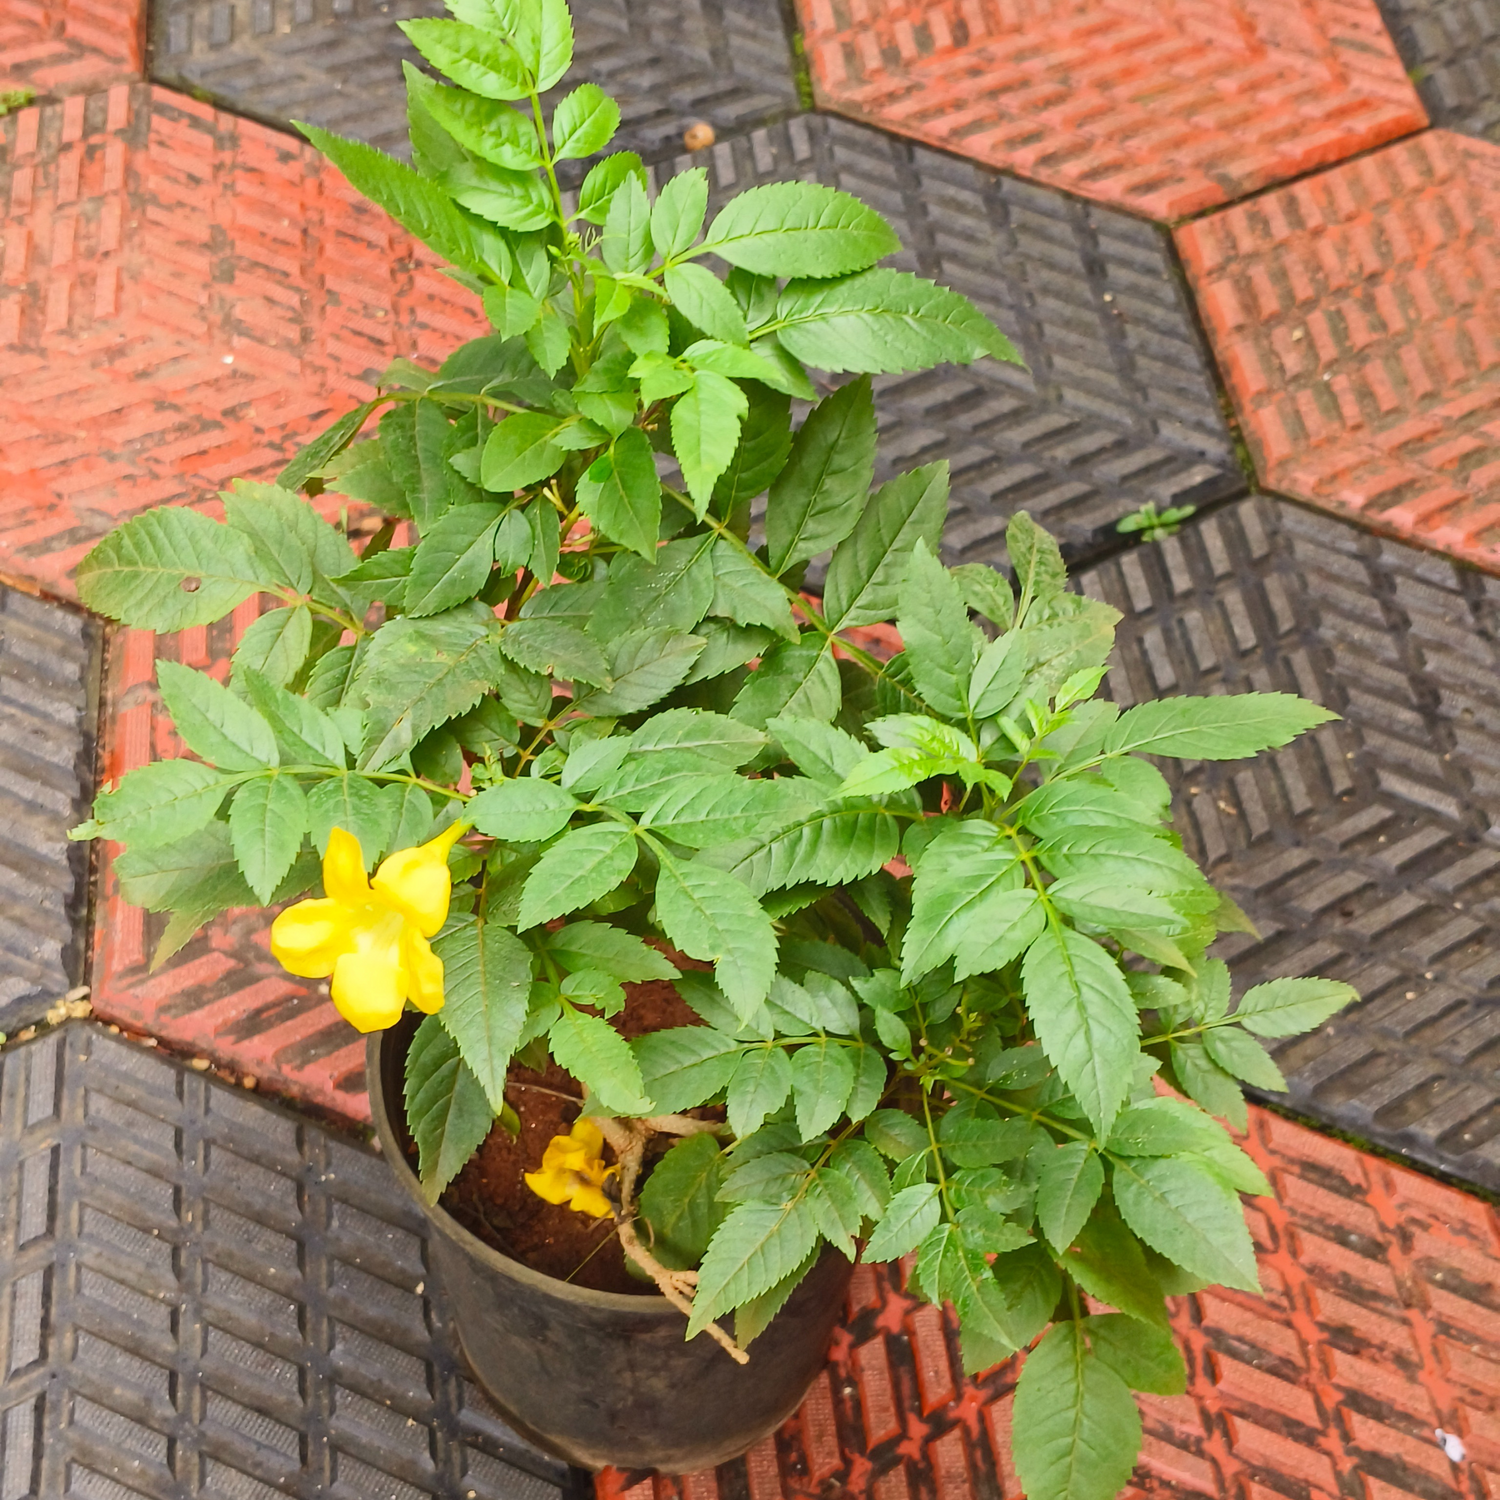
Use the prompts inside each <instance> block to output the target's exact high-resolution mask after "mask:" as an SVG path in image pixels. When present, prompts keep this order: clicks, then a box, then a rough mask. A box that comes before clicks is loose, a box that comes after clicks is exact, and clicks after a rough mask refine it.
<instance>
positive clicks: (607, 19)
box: [151, 0, 798, 171]
mask: <svg viewBox="0 0 1500 1500" xmlns="http://www.w3.org/2000/svg"><path fill="white" fill-rule="evenodd" d="M444 14H446V12H445V11H444V8H443V6H442V4H441V3H440V0H160V3H158V4H156V5H154V6H153V7H152V10H151V40H152V46H151V71H152V76H153V77H154V78H156V79H157V80H158V81H160V82H163V83H170V84H174V85H176V86H177V87H179V88H182V89H186V90H190V91H192V92H194V93H207V94H208V95H210V96H211V97H213V98H214V99H216V100H218V101H219V102H220V103H222V104H224V105H225V106H226V107H227V108H229V109H233V110H235V111H237V112H238V113H240V114H247V115H251V116H253V117H255V118H257V119H261V120H268V121H271V122H273V123H277V124H286V123H287V122H288V121H289V120H292V119H300V120H310V121H312V122H313V123H314V124H316V125H322V126H323V127H324V128H325V129H328V130H334V131H338V132H340V133H341V134H344V135H353V136H357V137H359V138H360V139H361V140H366V141H369V142H370V143H371V144H372V145H376V146H379V147H380V148H381V149H382V150H384V151H393V152H395V153H396V154H397V155H399V156H405V155H406V154H407V149H408V148H407V141H406V89H405V86H404V84H403V83H402V80H401V64H402V61H403V60H406V61H410V62H419V61H420V59H419V58H418V55H417V52H416V49H415V48H414V47H412V46H411V45H410V44H409V43H408V42H407V40H406V38H405V36H403V35H402V33H401V32H400V31H399V30H398V29H397V26H396V22H397V21H399V20H404V19H406V18H408V17H411V16H441V15H444ZM574 27H575V34H576V44H575V64H574V71H573V72H572V73H571V74H570V75H569V77H568V80H567V82H566V83H565V84H564V85H563V86H562V87H560V88H559V90H558V91H557V92H558V93H559V94H560V93H561V92H562V91H563V89H565V88H572V87H573V86H574V85H575V84H577V83H579V82H581V81H582V80H583V79H586V78H587V79H591V80H593V81H594V82H596V83H599V84H601V85H603V87H604V88H606V89H608V90H609V92H610V93H612V94H613V95H614V96H615V97H616V98H617V99H618V100H619V103H620V109H621V126H620V134H619V136H618V137H617V138H616V142H615V144H616V149H620V148H625V149H629V150H634V151H639V152H640V153H641V154H642V155H643V156H644V157H645V158H646V159H647V160H648V161H656V160H659V159H660V158H661V157H662V156H664V155H671V154H672V153H673V152H675V151H680V150H681V149H682V135H683V131H684V129H685V128H686V127H687V126H689V125H691V124H694V123H697V122H699V121H703V122H706V123H708V124H710V125H712V126H713V127H714V129H715V130H717V131H718V132H719V133H720V134H721V135H722V134H727V133H729V132H731V131H738V130H746V129H749V128H750V127H752V126H756V125H761V124H764V123H765V122H766V121H769V120H774V119H778V118H780V117H781V116H783V115H786V114H790V113H792V112H793V111H795V110H796V109H797V108H798V94H797V84H796V79H795V76H794V73H793V68H792V53H791V47H790V44H789V42H788V40H787V35H786V30H785V23H784V19H783V14H782V9H781V5H780V3H779V0H588V3H586V4H581V5H577V6H575V7H574ZM567 170H569V171H572V170H576V169H575V168H573V167H571V166H570V167H569V168H568V169H567Z"/></svg>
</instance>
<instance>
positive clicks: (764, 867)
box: [710, 808, 901, 895]
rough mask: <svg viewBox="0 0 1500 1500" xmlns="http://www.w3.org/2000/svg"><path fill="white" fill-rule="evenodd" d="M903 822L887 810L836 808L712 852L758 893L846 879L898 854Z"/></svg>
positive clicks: (870, 870)
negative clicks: (772, 832)
mask: <svg viewBox="0 0 1500 1500" xmlns="http://www.w3.org/2000/svg"><path fill="white" fill-rule="evenodd" d="M900 842H901V825H900V824H899V823H897V822H896V820H895V819H894V818H893V817H892V816H891V815H890V814H889V813H886V812H881V811H879V810H877V809H869V808H839V809H835V810H833V811H830V812H822V813H817V814H815V815H814V816H812V817H810V818H806V819H803V820H802V821H800V822H797V823H793V824H792V825H790V826H789V827H787V828H784V829H782V831H781V832H780V833H776V834H772V835H762V836H760V837H757V838H755V839H751V840H747V841H746V842H745V843H743V844H737V845H734V846H731V847H730V848H728V849H726V850H723V851H711V853H710V857H712V858H714V859H715V861H716V862H717V863H720V864H722V866H723V867H724V868H725V869H727V870H728V871H729V872H730V873H731V874H732V875H734V876H735V877H736V878H737V879H739V880H742V881H743V882H744V883H745V884H746V885H747V886H748V887H749V888H750V889H751V890H752V891H754V892H755V893H756V894H757V895H764V894H765V893H766V892H767V891H774V890H784V889H785V888H786V887H788V886H793V885H800V884H802V882H803V881H806V880H816V881H818V882H819V883H820V884H827V885H830V886H836V885H848V884H850V883H851V882H853V881H856V880H861V879H863V878H864V877H865V876H866V875H869V874H871V873H873V872H874V871H876V870H878V869H880V868H881V867H882V866H883V865H886V864H888V863H889V862H890V861H891V860H892V859H894V858H895V857H896V853H897V850H898V848H899V846H900Z"/></svg>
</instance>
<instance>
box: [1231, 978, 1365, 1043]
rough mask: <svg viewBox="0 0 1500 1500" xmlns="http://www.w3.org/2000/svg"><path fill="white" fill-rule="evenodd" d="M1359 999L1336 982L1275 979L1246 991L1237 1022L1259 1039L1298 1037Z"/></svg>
mask: <svg viewBox="0 0 1500 1500" xmlns="http://www.w3.org/2000/svg"><path fill="white" fill-rule="evenodd" d="M1358 999H1359V991H1358V990H1356V989H1355V988H1354V987H1353V985H1348V984H1340V983H1339V982H1338V981H1337V980H1334V979H1272V980H1268V981H1267V982H1266V983H1265V984H1257V985H1254V986H1253V987H1252V988H1250V989H1248V990H1246V991H1245V993H1244V994H1243V995H1242V996H1241V997H1240V1003H1239V1005H1238V1006H1237V1007H1236V1008H1235V1012H1234V1019H1235V1020H1236V1021H1238V1022H1239V1023H1240V1025H1241V1026H1243V1027H1244V1028H1245V1030H1246V1031H1253V1032H1254V1033H1255V1034H1256V1035H1257V1036H1273V1037H1274V1036H1297V1035H1298V1034H1299V1033H1301V1032H1304V1031H1311V1030H1312V1029H1313V1028H1314V1027H1315V1026H1321V1025H1322V1024H1323V1022H1324V1021H1326V1020H1327V1019H1328V1018H1329V1016H1331V1015H1334V1014H1336V1013H1337V1012H1338V1011H1341V1010H1342V1009H1343V1008H1344V1007H1345V1006H1346V1005H1349V1004H1351V1003H1353V1002H1354V1001H1356V1000H1358Z"/></svg>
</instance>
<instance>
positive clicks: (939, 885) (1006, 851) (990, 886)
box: [901, 819, 1036, 984]
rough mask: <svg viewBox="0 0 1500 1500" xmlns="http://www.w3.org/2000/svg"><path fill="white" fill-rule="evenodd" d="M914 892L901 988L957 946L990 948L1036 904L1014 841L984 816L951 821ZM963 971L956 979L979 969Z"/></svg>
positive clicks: (930, 850) (923, 863)
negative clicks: (1027, 884)
mask: <svg viewBox="0 0 1500 1500" xmlns="http://www.w3.org/2000/svg"><path fill="white" fill-rule="evenodd" d="M911 894H912V915H911V923H910V925H909V926H908V927H907V929H906V933H905V935H904V936H903V937H902V939H901V982H902V983H903V984H912V983H915V981H916V980H918V979H920V978H921V977H922V976H923V975H924V974H927V973H929V972H930V971H931V970H933V969H935V968H936V967H937V966H938V965H939V964H940V963H942V962H944V961H945V960H946V959H949V958H952V957H953V956H954V955H955V954H956V953H958V952H959V950H960V948H965V949H966V950H969V949H972V950H975V951H983V950H984V949H987V948H989V947H991V946H992V945H993V943H994V940H995V938H996V936H997V934H998V933H999V932H1004V931H1009V930H1010V929H1011V928H1013V927H1014V926H1015V925H1016V923H1017V922H1020V921H1022V920H1023V919H1024V917H1025V915H1026V912H1027V911H1028V910H1029V909H1030V907H1031V906H1032V905H1033V904H1034V903H1035V901H1036V894H1035V892H1033V891H1029V890H1027V889H1026V888H1025V887H1024V885H1023V881H1022V875H1021V870H1020V867H1019V865H1018V863H1017V854H1016V848H1015V844H1014V843H1013V842H1012V841H1011V840H1010V839H1007V838H1005V837H1004V836H1003V835H1002V834H1001V832H1000V830H999V829H998V828H996V827H995V825H994V824H993V823H990V822H988V821H986V820H983V819H977V820H966V821H964V822H961V823H951V824H949V826H948V827H946V828H944V829H942V830H941V831H940V832H939V833H938V835H937V837H936V838H934V839H933V841H932V843H931V844H929V845H928V846H927V849H926V850H925V851H924V853H923V856H922V859H921V860H920V861H919V862H918V864H917V870H916V876H915V878H914V879H913V881H912V887H911ZM1023 897H1025V898H1029V899H1027V900H1026V901H1025V902H1024V904H1023V903H1022V902H1021V900H1020V899H1019V898H1023ZM1016 951H1017V952H1018V953H1019V952H1020V949H1019V948H1018V949H1017V950H1016ZM1012 956H1014V955H1012ZM994 967H998V965H996V966H994ZM961 968H962V970H963V972H957V971H956V972H955V976H954V977H955V978H958V979H963V978H966V977H967V975H968V974H970V973H973V972H975V971H974V970H973V969H972V968H971V967H970V966H969V965H968V964H963V965H961Z"/></svg>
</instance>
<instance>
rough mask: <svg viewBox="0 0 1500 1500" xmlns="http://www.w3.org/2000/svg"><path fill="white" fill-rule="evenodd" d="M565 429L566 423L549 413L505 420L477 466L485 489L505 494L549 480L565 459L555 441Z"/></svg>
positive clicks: (521, 414) (527, 413) (488, 440)
mask: <svg viewBox="0 0 1500 1500" xmlns="http://www.w3.org/2000/svg"><path fill="white" fill-rule="evenodd" d="M566 425H567V419H565V418H559V417H555V416H553V415H551V414H550V413H548V412H539V411H523V412H518V413H517V414H516V415H515V416H511V417H507V418H506V419H505V420H504V421H503V422H501V423H500V424H499V425H498V426H496V427H495V428H494V429H493V430H492V431H491V433H490V435H489V437H488V438H486V439H485V444H484V456H483V457H482V458H481V459H480V466H479V474H480V481H481V483H482V484H483V485H484V487H485V489H487V490H492V491H494V492H495V493H497V494H499V493H506V492H509V491H511V490H519V489H524V488H525V487H526V486H527V485H532V484H536V483H538V482H539V481H541V480H543V479H549V478H551V476H552V475H553V474H555V473H556V472H557V471H558V469H560V468H561V467H562V462H563V459H564V458H566V457H567V453H566V451H565V450H564V449H563V448H562V447H561V446H560V445H559V444H558V442H557V441H556V439H557V437H558V435H559V432H560V430H561V429H562V428H563V427H564V426H566Z"/></svg>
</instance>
